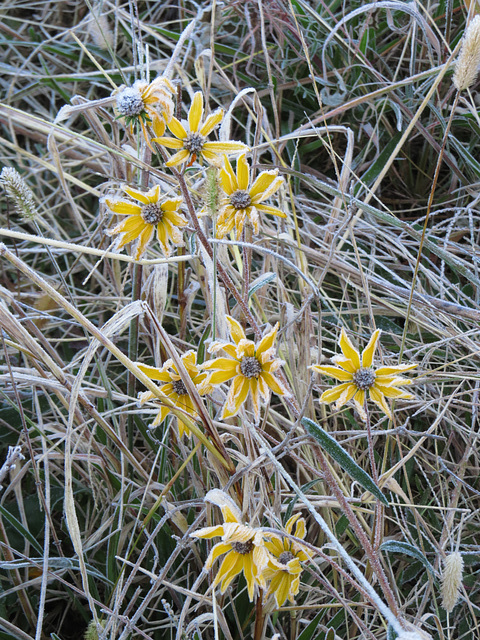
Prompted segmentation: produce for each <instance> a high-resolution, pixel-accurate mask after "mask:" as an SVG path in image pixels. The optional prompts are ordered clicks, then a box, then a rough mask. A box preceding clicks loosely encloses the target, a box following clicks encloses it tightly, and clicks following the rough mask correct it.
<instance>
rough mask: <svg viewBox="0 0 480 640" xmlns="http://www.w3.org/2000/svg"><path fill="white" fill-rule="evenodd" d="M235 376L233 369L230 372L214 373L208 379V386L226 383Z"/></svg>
mask: <svg viewBox="0 0 480 640" xmlns="http://www.w3.org/2000/svg"><path fill="white" fill-rule="evenodd" d="M225 359H226V358H225ZM236 375H237V371H236V369H233V370H230V371H228V370H221V371H215V372H214V373H212V375H211V376H210V377H209V378H208V384H213V385H216V384H222V383H223V382H228V380H231V379H232V378H233V377H235V376H236Z"/></svg>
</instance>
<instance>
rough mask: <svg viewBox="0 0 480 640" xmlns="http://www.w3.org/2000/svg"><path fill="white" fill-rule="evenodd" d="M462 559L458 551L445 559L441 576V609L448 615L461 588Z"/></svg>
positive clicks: (455, 602)
mask: <svg viewBox="0 0 480 640" xmlns="http://www.w3.org/2000/svg"><path fill="white" fill-rule="evenodd" d="M462 576H463V558H462V556H461V555H460V554H459V553H458V551H456V552H454V553H451V554H450V555H448V556H447V557H446V558H445V563H444V567H443V574H442V607H443V608H444V609H445V611H448V613H450V612H451V611H453V607H454V606H455V605H456V604H457V600H458V597H459V595H460V587H461V586H462Z"/></svg>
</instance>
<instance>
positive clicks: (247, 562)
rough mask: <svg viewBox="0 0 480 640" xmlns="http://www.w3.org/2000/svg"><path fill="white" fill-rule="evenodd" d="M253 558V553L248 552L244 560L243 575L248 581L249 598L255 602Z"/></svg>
mask: <svg viewBox="0 0 480 640" xmlns="http://www.w3.org/2000/svg"><path fill="white" fill-rule="evenodd" d="M252 560H253V559H252V554H251V553H246V554H245V557H244V561H243V575H244V576H245V580H246V582H247V591H248V598H249V600H250V602H253V594H254V592H255V575H254V566H253V561H252Z"/></svg>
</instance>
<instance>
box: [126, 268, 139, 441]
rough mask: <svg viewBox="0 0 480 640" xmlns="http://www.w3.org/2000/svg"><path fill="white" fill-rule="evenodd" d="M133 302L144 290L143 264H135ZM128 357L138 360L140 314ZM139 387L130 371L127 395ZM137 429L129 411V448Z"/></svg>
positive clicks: (132, 329)
mask: <svg viewBox="0 0 480 640" xmlns="http://www.w3.org/2000/svg"><path fill="white" fill-rule="evenodd" d="M132 280H133V282H132V302H135V301H136V300H139V299H140V294H141V290H142V265H141V264H134V265H133V276H132ZM128 357H129V358H130V360H131V361H132V362H136V361H137V360H138V316H136V317H135V318H133V320H132V321H131V322H130V332H129V335H128ZM136 388H137V379H136V377H135V376H134V374H133V373H132V372H131V371H129V372H128V378H127V395H128V396H129V397H130V398H135V396H136ZM134 430H135V421H134V415H133V413H129V414H128V417H127V434H128V448H129V449H130V451H133V434H134Z"/></svg>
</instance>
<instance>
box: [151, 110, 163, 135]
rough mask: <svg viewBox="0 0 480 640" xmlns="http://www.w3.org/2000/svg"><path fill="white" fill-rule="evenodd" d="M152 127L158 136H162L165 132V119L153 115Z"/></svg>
mask: <svg viewBox="0 0 480 640" xmlns="http://www.w3.org/2000/svg"><path fill="white" fill-rule="evenodd" d="M152 129H153V133H154V134H155V137H156V138H161V137H162V136H163V134H164V133H165V121H164V120H163V119H162V118H159V117H158V116H156V115H154V116H153V117H152Z"/></svg>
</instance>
